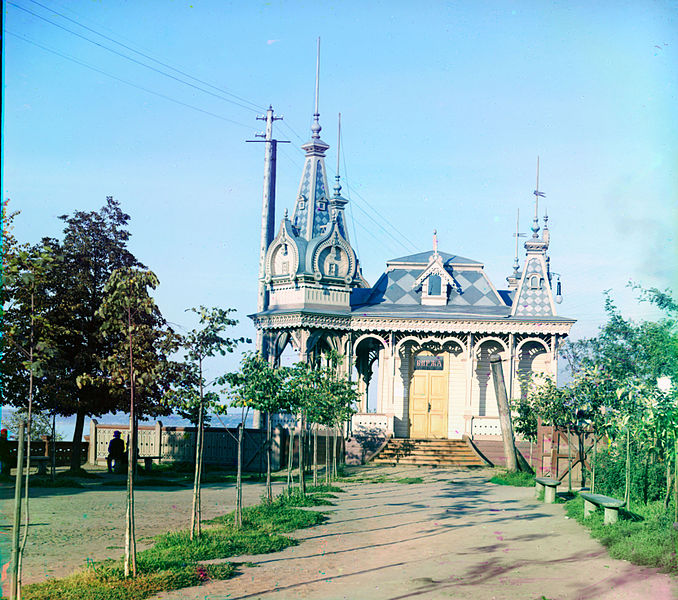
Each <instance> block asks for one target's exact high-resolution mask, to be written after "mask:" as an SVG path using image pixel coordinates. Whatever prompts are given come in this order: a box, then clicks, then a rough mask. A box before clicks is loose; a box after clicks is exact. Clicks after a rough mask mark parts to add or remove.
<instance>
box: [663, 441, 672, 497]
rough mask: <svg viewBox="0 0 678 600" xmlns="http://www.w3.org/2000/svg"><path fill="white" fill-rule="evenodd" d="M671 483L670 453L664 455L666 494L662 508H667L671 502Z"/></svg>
mask: <svg viewBox="0 0 678 600" xmlns="http://www.w3.org/2000/svg"><path fill="white" fill-rule="evenodd" d="M672 484H673V473H672V472H671V453H669V454H668V456H667V457H666V495H665V496H664V510H668V509H669V505H670V504H671V486H672Z"/></svg>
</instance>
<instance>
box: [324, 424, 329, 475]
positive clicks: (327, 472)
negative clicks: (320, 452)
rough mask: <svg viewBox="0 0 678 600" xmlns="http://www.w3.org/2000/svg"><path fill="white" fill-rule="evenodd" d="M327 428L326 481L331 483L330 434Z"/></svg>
mask: <svg viewBox="0 0 678 600" xmlns="http://www.w3.org/2000/svg"><path fill="white" fill-rule="evenodd" d="M328 433H329V432H328V431H327V427H326V428H325V483H326V484H327V485H329V484H330V439H329V438H330V436H329V435H327V434H328Z"/></svg>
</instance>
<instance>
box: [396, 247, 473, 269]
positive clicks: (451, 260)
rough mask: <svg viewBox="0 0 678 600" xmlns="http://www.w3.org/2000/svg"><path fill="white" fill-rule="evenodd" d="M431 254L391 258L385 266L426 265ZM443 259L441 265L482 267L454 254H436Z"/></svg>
mask: <svg viewBox="0 0 678 600" xmlns="http://www.w3.org/2000/svg"><path fill="white" fill-rule="evenodd" d="M432 254H433V250H429V251H428V252H418V253H417V254H410V255H409V256H402V257H400V258H392V259H391V260H389V261H387V262H386V264H387V265H388V264H391V263H409V264H413V265H427V264H428V261H429V258H431V255H432ZM438 254H440V256H441V257H442V259H443V263H444V264H445V265H446V266H447V265H449V264H457V265H482V264H483V263H481V262H478V261H477V260H472V259H470V258H465V257H463V256H458V255H456V254H448V253H447V252H438Z"/></svg>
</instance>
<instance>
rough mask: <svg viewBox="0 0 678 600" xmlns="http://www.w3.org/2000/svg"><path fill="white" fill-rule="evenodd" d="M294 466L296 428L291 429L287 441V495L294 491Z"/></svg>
mask: <svg viewBox="0 0 678 600" xmlns="http://www.w3.org/2000/svg"><path fill="white" fill-rule="evenodd" d="M293 468H294V429H293V428H291V427H290V429H289V440H288V442H287V495H288V496H289V495H290V494H291V493H292V483H293V481H292V469H293Z"/></svg>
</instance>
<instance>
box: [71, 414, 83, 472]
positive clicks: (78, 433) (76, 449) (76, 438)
mask: <svg viewBox="0 0 678 600" xmlns="http://www.w3.org/2000/svg"><path fill="white" fill-rule="evenodd" d="M85 417H86V414H85V412H84V410H82V409H80V408H79V409H78V412H76V413H75V429H74V430H73V444H72V446H71V464H70V470H71V471H79V470H80V446H81V444H82V432H83V429H84V428H85Z"/></svg>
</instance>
